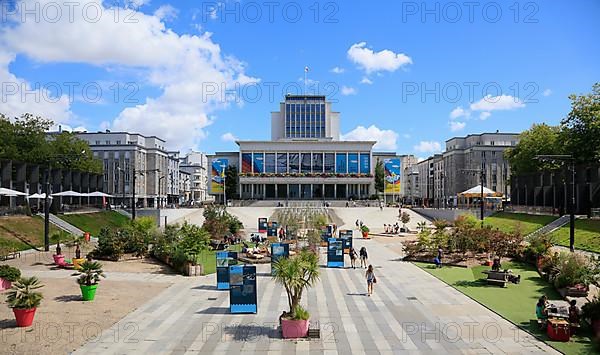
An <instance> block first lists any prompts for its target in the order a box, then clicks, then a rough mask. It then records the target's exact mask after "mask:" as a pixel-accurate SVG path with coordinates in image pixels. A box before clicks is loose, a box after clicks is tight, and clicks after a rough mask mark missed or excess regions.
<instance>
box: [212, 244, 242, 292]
mask: <svg viewBox="0 0 600 355" xmlns="http://www.w3.org/2000/svg"><path fill="white" fill-rule="evenodd" d="M216 254H217V255H216V256H217V289H218V290H228V289H229V266H230V265H233V264H236V263H237V252H234V251H218V252H217V253H216Z"/></svg>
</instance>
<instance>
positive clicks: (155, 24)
mask: <svg viewBox="0 0 600 355" xmlns="http://www.w3.org/2000/svg"><path fill="white" fill-rule="evenodd" d="M26 1H27V2H30V3H31V4H26V5H27V6H25V5H24V6H23V8H33V6H34V5H33V2H36V1H39V0H26ZM51 1H52V0H42V4H41V5H40V6H41V7H43V6H44V5H45V3H48V2H51ZM84 2H86V3H94V5H93V6H94V7H96V8H100V7H101V8H102V12H101V13H102V16H101V17H100V18H99V19H98V21H96V22H91V21H89V20H87V19H85V18H83V13H82V12H81V11H74V16H73V18H72V19H69V16H63V17H62V18H60V19H59V21H58V22H56V23H52V22H49V21H42V22H37V23H36V22H35V21H23V22H22V21H18V18H19V17H20V15H19V14H17V15H12V16H14V17H11V18H9V24H10V26H5V27H3V28H2V29H0V43H1V44H2V45H0V48H1V49H0V76H2V75H3V77H2V78H0V79H2V80H0V81H2V82H5V81H6V80H14V79H15V78H14V76H12V78H11V77H8V78H6V75H7V74H10V73H9V72H8V67H9V64H10V62H12V61H14V58H15V55H24V56H26V57H28V58H29V59H31V60H33V61H37V62H39V63H81V64H89V65H94V66H97V67H100V68H104V69H106V70H113V71H119V70H122V72H123V76H125V75H132V73H133V76H134V78H135V80H140V78H144V79H142V80H146V82H144V84H146V85H148V86H153V87H155V88H158V89H159V90H160V94H158V95H157V96H155V97H147V98H143V97H135V99H137V100H139V101H140V103H139V104H137V105H135V106H130V107H127V108H125V109H123V111H121V112H120V113H119V114H118V115H117V117H115V118H114V120H113V122H112V123H111V124H110V128H111V129H117V130H129V131H134V132H140V133H143V134H149V135H157V136H159V137H161V138H164V139H166V140H167V142H168V145H169V148H170V149H171V148H174V149H182V148H190V147H194V146H195V145H197V144H198V142H199V141H200V140H201V139H203V138H204V137H205V136H206V133H205V132H204V131H203V129H204V128H205V127H207V126H208V125H210V124H211V123H212V120H211V119H210V118H209V117H210V115H211V114H213V113H214V112H215V111H216V110H219V109H224V108H227V107H228V106H229V102H228V101H227V100H225V99H224V98H223V97H222V96H221V95H218V94H214V95H209V94H208V87H209V86H211V87H213V88H214V87H217V89H216V90H217V92H220V91H219V89H220V88H221V85H223V84H224V85H226V86H227V88H231V87H234V86H235V84H236V83H239V84H245V83H251V82H257V81H258V79H255V78H252V77H249V76H248V75H246V74H245V64H244V63H243V62H241V61H239V60H237V59H236V58H234V57H233V56H230V55H225V54H223V53H222V51H221V48H220V46H219V44H217V43H215V42H214V41H213V40H212V38H211V34H210V33H204V34H202V35H190V34H182V35H179V34H177V33H175V32H174V31H173V30H171V29H170V28H168V27H167V26H166V24H165V23H164V20H162V19H161V18H159V17H158V16H157V15H156V14H144V13H142V12H137V11H135V10H131V9H123V8H120V9H117V8H114V7H108V6H112V5H110V4H109V3H108V2H102V1H100V0H84ZM65 4H66V3H65ZM59 5H60V6H63V8H62V13H63V14H68V13H69V8H68V7H66V6H65V5H64V4H63V3H60V4H59ZM79 5H80V6H85V4H79ZM117 11H118V14H119V17H118V18H120V19H121V21H115V20H114V18H115V16H116V12H117ZM126 18H127V19H129V21H125V20H124V19H126ZM125 34H126V35H125ZM9 53H14V54H13V55H12V56H10V55H9ZM3 58H4V59H5V60H4V61H3V60H2V59H3ZM10 75H12V74H10ZM129 79H130V78H127V79H124V80H127V81H129ZM230 99H233V98H230ZM3 106H4V105H3ZM23 106H24V105H20V106H19V107H18V108H16V110H18V111H20V112H23V111H24V110H26V111H30V112H40V113H43V115H44V116H45V117H48V118H51V119H55V120H57V121H58V122H65V121H66V120H68V118H69V116H70V115H71V113H70V105H69V103H68V101H67V102H66V103H65V101H60V102H59V103H58V104H54V105H52V107H47V106H50V105H45V104H44V105H39V104H37V103H27V105H26V107H23ZM8 107H9V108H11V106H10V105H8ZM57 118H59V119H57Z"/></svg>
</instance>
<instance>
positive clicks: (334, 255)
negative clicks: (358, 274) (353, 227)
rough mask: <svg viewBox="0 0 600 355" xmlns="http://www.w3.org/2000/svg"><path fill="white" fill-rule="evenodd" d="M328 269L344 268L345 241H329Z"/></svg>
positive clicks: (331, 239) (339, 239)
mask: <svg viewBox="0 0 600 355" xmlns="http://www.w3.org/2000/svg"><path fill="white" fill-rule="evenodd" d="M327 267H344V241H343V239H341V238H329V239H327Z"/></svg>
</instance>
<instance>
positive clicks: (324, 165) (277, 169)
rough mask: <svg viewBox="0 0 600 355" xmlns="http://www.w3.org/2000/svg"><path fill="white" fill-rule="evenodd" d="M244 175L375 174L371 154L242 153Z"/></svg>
mask: <svg viewBox="0 0 600 355" xmlns="http://www.w3.org/2000/svg"><path fill="white" fill-rule="evenodd" d="M241 165H242V173H255V174H261V173H277V174H285V173H291V174H293V173H336V174H359V173H360V174H369V173H371V154H370V153H242V164H241Z"/></svg>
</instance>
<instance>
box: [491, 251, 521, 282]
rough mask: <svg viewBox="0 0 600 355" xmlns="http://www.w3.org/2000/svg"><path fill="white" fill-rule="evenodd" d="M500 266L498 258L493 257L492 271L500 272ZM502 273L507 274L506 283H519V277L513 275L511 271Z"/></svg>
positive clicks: (507, 270)
mask: <svg viewBox="0 0 600 355" xmlns="http://www.w3.org/2000/svg"><path fill="white" fill-rule="evenodd" d="M501 269H502V264H500V257H495V258H494V261H493V262H492V271H496V272H501ZM504 272H505V273H506V274H507V278H508V282H512V283H514V284H518V283H520V282H521V275H514V274H513V273H512V270H510V269H505V270H504Z"/></svg>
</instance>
